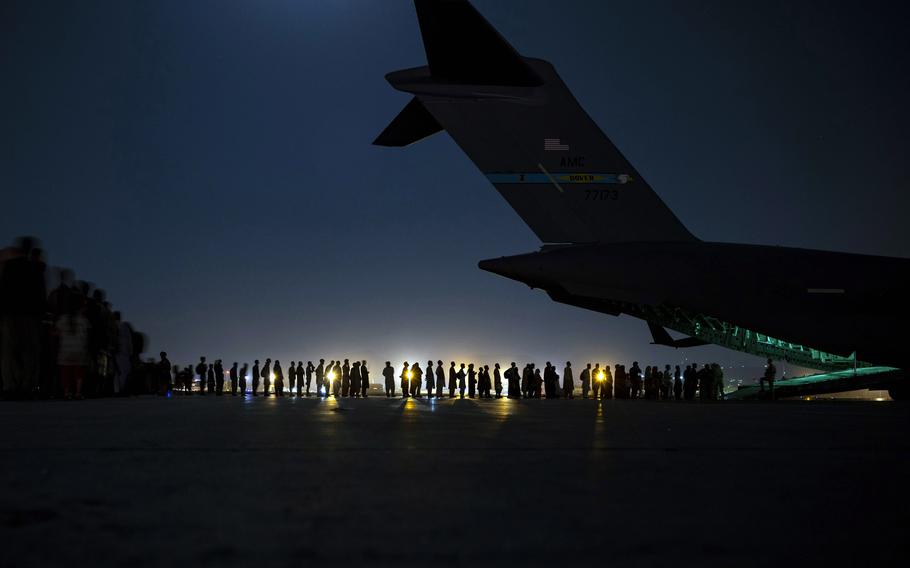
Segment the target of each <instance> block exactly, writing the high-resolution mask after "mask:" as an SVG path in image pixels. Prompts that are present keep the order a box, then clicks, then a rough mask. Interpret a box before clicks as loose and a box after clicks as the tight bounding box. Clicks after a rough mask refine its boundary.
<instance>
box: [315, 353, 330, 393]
mask: <svg viewBox="0 0 910 568" xmlns="http://www.w3.org/2000/svg"><path fill="white" fill-rule="evenodd" d="M314 373H315V374H316V394H317V395H318V394H319V393H320V391H322V394H323V396H326V395H328V394H329V389H328V387H326V386H325V359H320V360H319V364H318V365H316V370H315V371H314Z"/></svg>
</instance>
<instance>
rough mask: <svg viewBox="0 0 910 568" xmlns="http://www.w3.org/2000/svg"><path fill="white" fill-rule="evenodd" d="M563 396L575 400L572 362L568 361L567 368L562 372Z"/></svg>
mask: <svg viewBox="0 0 910 568" xmlns="http://www.w3.org/2000/svg"><path fill="white" fill-rule="evenodd" d="M562 396H564V397H566V398H575V378H574V377H573V376H572V362H571V361H566V368H565V369H563V370H562Z"/></svg>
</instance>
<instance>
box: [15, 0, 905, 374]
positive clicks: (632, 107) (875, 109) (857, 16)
mask: <svg viewBox="0 0 910 568" xmlns="http://www.w3.org/2000/svg"><path fill="white" fill-rule="evenodd" d="M475 6H477V8H478V9H479V10H480V11H481V12H482V13H483V14H484V15H485V16H486V17H487V18H488V19H489V20H490V21H491V22H492V23H493V25H494V26H496V27H497V28H498V29H499V30H500V32H501V33H502V34H503V35H504V36H505V37H506V38H508V39H509V40H510V41H511V43H512V44H513V45H514V46H515V47H516V49H518V50H519V51H520V52H521V53H522V54H524V55H527V56H534V57H541V58H544V59H548V60H549V61H551V62H553V63H554V64H555V65H556V67H557V69H558V70H559V72H560V74H561V75H562V77H563V79H564V80H565V82H566V83H567V84H568V86H569V87H570V88H571V89H572V90H573V92H574V93H575V95H576V97H577V98H578V99H579V101H580V102H581V104H582V105H583V106H584V107H585V109H586V110H587V111H588V113H589V114H590V115H591V116H592V117H593V118H594V120H595V121H596V122H597V123H598V124H599V125H600V126H601V128H603V129H604V131H605V132H606V133H607V135H608V136H610V137H611V139H612V140H613V141H614V142H615V143H616V144H617V146H619V148H620V149H621V150H622V151H623V152H624V153H625V155H626V156H627V157H628V158H629V160H630V161H631V162H632V163H633V164H635V166H636V167H637V169H638V170H639V171H640V172H641V174H642V175H643V176H644V177H645V178H647V180H648V181H649V182H650V184H651V185H652V187H654V189H655V190H656V191H657V192H658V194H659V195H660V196H661V197H662V198H663V199H664V201H665V202H666V203H667V204H668V205H669V206H670V207H671V208H672V209H673V210H674V211H675V212H676V213H677V215H678V216H679V218H680V219H681V220H682V222H683V223H684V224H685V225H686V226H687V227H688V228H689V229H690V230H691V231H692V232H693V233H694V234H695V235H696V236H698V237H700V238H702V239H704V240H713V241H731V242H744V243H760V244H774V245H784V246H798V247H807V248H818V249H830V250H841V251H849V252H858V253H868V254H882V255H893V256H904V257H906V256H910V223H908V221H907V218H908V217H907V205H908V197H907V193H906V189H907V188H908V187H910V165H908V162H907V156H908V148H910V109H908V106H907V101H910V34H908V33H907V30H908V29H910V18H908V16H907V9H906V8H904V7H903V4H902V3H898V2H894V3H879V2H854V3H852V4H849V5H843V6H840V5H838V3H832V2H796V3H792V2H783V1H776V0H761V1H758V2H729V1H726V0H717V1H688V2H682V1H678V0H672V1H671V0H668V1H661V2H657V1H635V2H611V1H596V2H595V1H588V2H584V1H566V0H559V1H555V0H546V1H545V0H533V1H521V2H518V1H511V2H496V1H492V0H476V2H475ZM423 64H425V57H424V52H423V46H422V43H421V39H420V33H419V29H418V26H417V21H416V16H415V13H414V8H413V5H412V4H411V2H410V1H408V0H381V1H380V0H373V1H368V0H361V1H353V0H352V1H342V0H333V1H329V0H325V1H320V2H316V1H290V0H272V1H262V2H259V1H256V2H254V1H246V2H227V1H217V2H216V1H210V2H201V1H194V2H185V1H156V2H122V1H109V2H93V1H87V0H86V1H79V2H76V1H73V2H32V1H21V2H20V1H15V0H14V1H9V0H7V1H5V2H2V3H0V72H2V75H0V76H2V87H0V108H2V110H0V112H2V119H0V144H2V146H0V150H2V153H0V156H2V157H0V159H2V167H0V191H2V207H0V240H2V241H5V242H9V241H11V240H12V239H13V238H14V237H15V236H17V235H20V234H34V235H37V236H39V237H40V238H41V239H42V241H43V244H44V246H45V248H46V249H47V251H48V260H49V262H50V264H52V265H54V266H68V267H72V268H74V269H75V270H76V273H77V276H78V277H79V278H83V279H86V280H89V281H92V282H95V283H97V284H98V285H99V286H101V287H103V288H105V289H106V290H107V291H108V294H109V298H110V299H111V300H112V302H113V303H114V306H115V308H116V309H120V310H122V311H123V312H124V314H125V316H126V318H127V319H129V320H130V321H132V322H133V323H134V325H135V326H136V327H137V328H139V329H141V330H143V331H145V332H146V333H147V334H148V335H149V337H150V339H151V345H150V349H149V351H150V352H154V353H157V351H158V350H159V349H165V350H167V351H168V352H169V353H170V355H171V359H172V361H174V362H175V363H188V362H190V361H192V360H195V358H196V357H198V356H199V355H203V354H204V355H207V356H208V357H210V358H216V357H218V358H223V359H225V360H226V361H228V362H231V361H234V360H237V361H240V362H243V361H249V362H251V361H252V359H253V358H259V359H264V358H265V357H272V358H273V359H274V358H279V359H281V360H282V362H285V363H286V362H287V360H291V359H294V360H297V359H300V358H301V357H302V358H304V359H312V360H314V361H315V360H317V359H318V358H320V357H324V358H326V359H332V358H338V357H351V358H367V359H370V360H371V361H372V362H373V368H374V375H376V376H378V374H377V371H378V369H379V367H380V366H381V362H383V361H385V360H386V359H392V360H393V361H400V360H401V359H410V360H414V359H415V358H416V359H418V360H420V361H423V362H426V360H427V359H428V358H432V359H434V360H435V359H439V358H441V359H444V360H445V361H446V363H448V361H449V360H451V359H456V360H466V358H474V360H477V361H479V360H483V361H485V362H489V363H492V362H493V361H495V360H499V361H501V362H503V363H506V364H507V363H508V362H509V361H511V360H516V361H523V360H527V359H530V358H533V359H534V360H536V361H537V362H538V363H540V364H542V363H543V362H544V361H545V360H546V359H551V360H553V361H554V362H556V361H558V362H559V364H560V366H561V364H562V362H563V361H565V360H566V359H567V358H571V359H572V360H573V361H575V362H576V365H578V364H581V363H583V362H584V361H585V360H588V359H593V360H600V361H606V362H614V361H616V360H617V359H619V360H622V361H625V362H627V363H630V362H631V359H633V358H634V359H637V360H639V361H641V362H642V365H645V364H652V363H660V364H661V365H663V364H664V363H676V362H682V360H683V358H684V357H686V356H689V357H692V356H694V357H695V358H696V359H697V360H698V361H699V362H704V361H710V360H718V361H720V362H722V363H723V364H725V365H730V364H736V365H740V364H746V365H753V366H754V365H756V364H757V363H758V359H757V358H754V357H748V356H745V355H741V354H736V353H733V352H729V351H726V350H723V349H719V348H715V347H704V348H699V349H696V350H690V351H688V352H684V351H673V350H670V349H667V348H660V347H653V346H650V345H649V344H648V342H649V341H650V336H649V334H648V331H647V327H646V325H645V324H644V322H641V321H638V320H634V319H631V318H628V317H622V318H613V317H610V316H605V315H601V314H596V313H593V312H587V311H584V310H581V309H578V308H572V307H569V306H563V305H559V304H555V303H553V302H551V301H550V300H549V298H547V297H546V295H545V294H544V293H543V292H540V291H530V290H529V289H528V288H527V287H525V286H523V285H521V284H519V283H517V282H513V281H509V280H506V279H503V278H500V277H497V276H495V275H493V274H489V273H486V272H482V271H480V270H479V269H478V268H477V267H476V263H477V261H478V260H481V259H485V258H491V257H497V256H501V255H508V254H517V253H522V252H530V251H533V250H536V249H537V247H538V246H539V242H538V241H537V239H536V237H535V236H534V235H533V233H532V232H531V231H530V230H529V229H528V228H527V227H526V226H525V225H524V224H523V222H522V221H521V220H520V219H519V217H518V216H517V215H516V214H515V213H514V212H513V211H512V210H511V209H510V208H509V207H508V206H507V204H506V203H505V201H504V200H503V199H502V198H501V197H500V196H499V195H498V194H497V192H496V191H495V189H494V188H493V187H492V186H491V185H490V184H489V183H488V182H487V181H486V180H485V178H484V177H483V176H482V175H481V173H480V172H479V171H477V170H476V168H475V167H474V166H473V164H472V163H471V162H470V161H469V160H468V159H467V157H466V156H464V155H463V154H462V153H461V151H460V150H459V149H458V148H457V147H456V146H455V144H454V143H453V142H452V141H451V139H450V138H449V137H448V136H446V135H444V134H443V135H438V136H434V137H432V138H430V139H428V140H426V141H424V142H422V143H421V144H418V145H415V146H412V147H409V148H405V149H390V148H379V147H374V146H371V145H370V142H371V141H372V140H373V139H374V138H375V136H376V135H377V134H378V133H379V132H380V131H381V130H382V129H383V128H384V127H385V126H386V124H387V123H388V122H389V121H390V120H391V119H392V118H393V117H394V116H395V115H396V113H397V112H398V111H399V110H400V109H401V107H402V106H404V104H405V103H406V102H407V101H408V100H409V96H408V95H406V94H404V93H400V92H397V91H395V90H393V89H392V88H391V87H390V86H389V85H388V84H387V83H386V82H385V80H384V78H383V75H384V74H385V73H387V72H389V71H393V70H396V69H401V68H405V67H411V66H417V65H423ZM646 221H647V220H645V219H642V222H646ZM669 277H672V275H669ZM728 376H729V375H728Z"/></svg>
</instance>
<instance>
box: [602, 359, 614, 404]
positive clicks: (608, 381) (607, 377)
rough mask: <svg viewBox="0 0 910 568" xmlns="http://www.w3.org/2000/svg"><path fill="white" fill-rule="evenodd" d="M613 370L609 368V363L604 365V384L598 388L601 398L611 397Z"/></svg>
mask: <svg viewBox="0 0 910 568" xmlns="http://www.w3.org/2000/svg"><path fill="white" fill-rule="evenodd" d="M613 388H614V383H613V372H612V371H611V370H610V366H609V365H604V386H602V387H601V388H600V391H601V392H600V394H601V395H603V398H609V399H612V398H613Z"/></svg>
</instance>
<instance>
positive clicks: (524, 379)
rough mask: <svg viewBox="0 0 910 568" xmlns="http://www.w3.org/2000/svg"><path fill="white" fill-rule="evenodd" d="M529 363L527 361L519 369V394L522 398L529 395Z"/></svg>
mask: <svg viewBox="0 0 910 568" xmlns="http://www.w3.org/2000/svg"><path fill="white" fill-rule="evenodd" d="M531 373H532V371H531V364H530V363H527V364H526V365H525V368H524V369H522V371H521V396H522V398H530V397H531V379H532V377H531Z"/></svg>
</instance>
